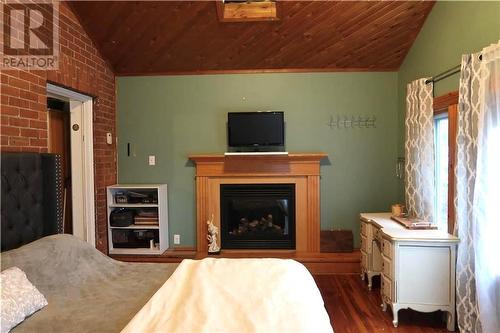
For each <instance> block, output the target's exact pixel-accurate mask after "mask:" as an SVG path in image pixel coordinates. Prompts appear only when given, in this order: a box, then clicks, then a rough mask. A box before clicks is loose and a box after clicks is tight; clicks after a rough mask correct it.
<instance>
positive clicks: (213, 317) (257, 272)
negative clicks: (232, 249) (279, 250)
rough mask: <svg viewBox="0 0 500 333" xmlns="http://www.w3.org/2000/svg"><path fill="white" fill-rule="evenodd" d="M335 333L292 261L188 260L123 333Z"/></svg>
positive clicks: (299, 266)
mask: <svg viewBox="0 0 500 333" xmlns="http://www.w3.org/2000/svg"><path fill="white" fill-rule="evenodd" d="M122 332H123V333H126V332H130V333H139V332H186V333H191V332H235V333H240V332H241V333H242V332H315V333H320V332H333V330H332V327H331V325H330V319H329V317H328V314H327V312H326V310H325V307H324V305H323V299H322V298H321V295H320V292H319V290H318V288H317V287H316V284H315V282H314V280H313V278H312V276H311V274H309V272H308V271H307V269H306V268H305V267H304V266H303V265H302V264H300V263H298V262H296V261H294V260H283V259H214V258H207V259H203V260H184V261H183V262H182V263H181V264H180V265H179V267H178V268H177V269H176V271H175V272H174V274H172V276H171V277H170V278H169V279H168V280H167V282H165V284H164V285H163V286H162V287H161V288H160V289H159V290H158V291H157V292H156V294H155V295H154V296H153V297H152V298H151V299H150V300H149V302H148V303H146V305H145V306H144V307H143V308H142V309H141V310H140V311H139V312H138V313H137V314H136V315H135V317H134V318H133V319H132V320H131V321H130V322H129V323H128V325H127V326H126V327H125V328H124V329H123V330H122Z"/></svg>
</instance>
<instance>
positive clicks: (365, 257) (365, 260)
mask: <svg viewBox="0 0 500 333" xmlns="http://www.w3.org/2000/svg"><path fill="white" fill-rule="evenodd" d="M361 270H365V271H366V270H368V255H367V254H366V252H364V251H361Z"/></svg>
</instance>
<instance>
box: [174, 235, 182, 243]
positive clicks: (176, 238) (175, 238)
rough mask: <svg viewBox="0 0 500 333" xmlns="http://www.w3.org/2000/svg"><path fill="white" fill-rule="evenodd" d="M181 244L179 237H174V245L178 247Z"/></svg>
mask: <svg viewBox="0 0 500 333" xmlns="http://www.w3.org/2000/svg"><path fill="white" fill-rule="evenodd" d="M180 243H181V235H177V234H175V235H174V244H176V245H179V244H180Z"/></svg>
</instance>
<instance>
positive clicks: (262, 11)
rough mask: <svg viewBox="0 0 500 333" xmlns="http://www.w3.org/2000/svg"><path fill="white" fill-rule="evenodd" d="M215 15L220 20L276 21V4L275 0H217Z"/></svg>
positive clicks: (277, 18)
mask: <svg viewBox="0 0 500 333" xmlns="http://www.w3.org/2000/svg"><path fill="white" fill-rule="evenodd" d="M216 6H217V15H218V16H219V21H221V22H255V21H276V20H279V17H278V8H277V7H278V5H277V3H276V1H271V0H262V1H240V0H229V1H228V0H226V1H217V2H216Z"/></svg>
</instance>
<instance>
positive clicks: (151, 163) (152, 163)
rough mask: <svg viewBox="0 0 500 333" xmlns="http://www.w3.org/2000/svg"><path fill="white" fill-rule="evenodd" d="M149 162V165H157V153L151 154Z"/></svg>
mask: <svg viewBox="0 0 500 333" xmlns="http://www.w3.org/2000/svg"><path fill="white" fill-rule="evenodd" d="M148 162H149V165H155V164H156V156H155V155H149V159H148Z"/></svg>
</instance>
